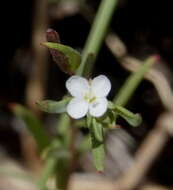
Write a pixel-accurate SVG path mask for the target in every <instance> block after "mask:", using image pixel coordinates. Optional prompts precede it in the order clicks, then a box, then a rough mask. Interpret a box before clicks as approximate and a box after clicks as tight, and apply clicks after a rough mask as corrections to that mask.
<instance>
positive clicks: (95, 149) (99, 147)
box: [90, 122, 105, 172]
mask: <svg viewBox="0 0 173 190" xmlns="http://www.w3.org/2000/svg"><path fill="white" fill-rule="evenodd" d="M94 125H95V124H94ZM94 125H93V122H92V125H91V126H90V135H91V146H92V155H93V160H94V166H95V167H96V169H97V170H98V171H100V172H102V171H103V170H104V159H105V149H104V142H103V129H102V133H101V132H100V130H101V129H100V128H98V129H97V128H96V129H95V127H96V125H95V126H94ZM99 127H100V126H99ZM101 127H102V126H101ZM98 140H99V141H98Z"/></svg>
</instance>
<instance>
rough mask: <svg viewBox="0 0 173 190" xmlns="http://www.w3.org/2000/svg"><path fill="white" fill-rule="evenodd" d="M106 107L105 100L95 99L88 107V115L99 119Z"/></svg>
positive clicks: (106, 102)
mask: <svg viewBox="0 0 173 190" xmlns="http://www.w3.org/2000/svg"><path fill="white" fill-rule="evenodd" d="M107 106H108V101H107V99H106V98H97V99H96V100H95V101H94V102H93V103H91V104H90V105H89V113H90V115H92V116H94V117H100V116H102V115H103V114H104V113H105V112H106V110H107Z"/></svg>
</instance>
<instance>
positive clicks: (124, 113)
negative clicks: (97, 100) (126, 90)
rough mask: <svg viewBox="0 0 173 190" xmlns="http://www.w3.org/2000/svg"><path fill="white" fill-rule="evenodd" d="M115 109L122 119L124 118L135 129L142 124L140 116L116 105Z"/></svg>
mask: <svg viewBox="0 0 173 190" xmlns="http://www.w3.org/2000/svg"><path fill="white" fill-rule="evenodd" d="M114 109H115V111H116V112H117V113H118V114H119V115H120V116H121V117H123V118H124V119H125V120H126V121H127V122H128V123H129V124H130V125H132V126H133V127H137V126H139V125H140V124H141V122H142V117H141V116H140V115H139V114H134V113H132V112H131V111H129V110H127V109H125V108H123V107H121V106H117V105H115V107H114Z"/></svg>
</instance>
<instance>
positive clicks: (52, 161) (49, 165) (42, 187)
mask: <svg viewBox="0 0 173 190" xmlns="http://www.w3.org/2000/svg"><path fill="white" fill-rule="evenodd" d="M56 163H57V159H56V158H49V159H48V160H47V161H46V165H45V168H44V170H43V175H42V176H41V178H40V180H39V182H38V185H37V187H38V190H47V187H46V182H47V181H48V179H49V177H50V176H51V175H52V174H53V173H54V170H55V168H56Z"/></svg>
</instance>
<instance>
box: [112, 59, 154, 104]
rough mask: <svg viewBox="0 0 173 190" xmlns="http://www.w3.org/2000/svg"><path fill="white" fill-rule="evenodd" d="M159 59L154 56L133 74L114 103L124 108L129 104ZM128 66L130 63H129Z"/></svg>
mask: <svg viewBox="0 0 173 190" xmlns="http://www.w3.org/2000/svg"><path fill="white" fill-rule="evenodd" d="M156 60H157V57H155V56H152V57H149V58H148V59H147V60H146V61H145V63H144V64H143V65H141V67H140V68H139V70H138V71H137V72H135V73H132V74H131V75H130V76H129V77H128V78H127V80H126V81H125V83H124V85H123V86H122V88H121V89H120V91H119V93H118V94H117V95H116V97H115V98H114V100H113V101H114V103H115V104H116V105H119V106H124V105H125V104H127V102H128V100H129V99H130V98H131V96H132V95H133V93H134V91H135V90H136V88H137V87H138V85H139V84H140V82H141V81H142V79H143V77H144V75H145V73H146V72H147V71H148V70H149V69H150V68H151V66H152V65H153V64H154V63H155V62H156ZM127 64H128V63H127Z"/></svg>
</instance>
